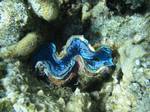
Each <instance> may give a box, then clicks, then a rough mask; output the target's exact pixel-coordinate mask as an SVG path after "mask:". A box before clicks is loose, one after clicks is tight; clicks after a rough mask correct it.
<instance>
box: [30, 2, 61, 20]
mask: <svg viewBox="0 0 150 112" xmlns="http://www.w3.org/2000/svg"><path fill="white" fill-rule="evenodd" d="M28 2H29V3H30V4H31V7H32V9H33V10H34V12H35V14H37V15H38V16H39V17H40V18H43V19H44V20H46V21H51V20H54V19H56V18H57V17H58V12H59V9H58V5H57V1H56V0H28Z"/></svg>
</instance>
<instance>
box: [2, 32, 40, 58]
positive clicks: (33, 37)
mask: <svg viewBox="0 0 150 112" xmlns="http://www.w3.org/2000/svg"><path fill="white" fill-rule="evenodd" d="M40 42H41V39H40V37H39V35H38V34H36V33H35V32H31V33H29V34H27V35H26V36H25V37H23V39H22V40H20V41H19V42H18V43H16V44H13V45H10V46H7V47H2V48H0V57H1V58H14V57H25V56H27V55H29V54H31V53H32V52H33V51H34V50H35V48H36V47H37V46H38V44H39V43H40Z"/></svg>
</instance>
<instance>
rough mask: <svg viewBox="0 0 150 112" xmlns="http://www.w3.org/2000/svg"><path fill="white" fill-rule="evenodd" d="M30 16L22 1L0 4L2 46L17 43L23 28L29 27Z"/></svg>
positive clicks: (8, 0)
mask: <svg viewBox="0 0 150 112" xmlns="http://www.w3.org/2000/svg"><path fill="white" fill-rule="evenodd" d="M28 19H29V14H28V11H27V8H26V6H25V4H24V3H23V2H22V1H19V2H16V1H10V0H4V1H1V2H0V46H7V45H10V44H14V43H16V42H17V41H18V40H19V39H20V35H21V33H22V31H23V28H24V27H25V26H26V25H27V23H28Z"/></svg>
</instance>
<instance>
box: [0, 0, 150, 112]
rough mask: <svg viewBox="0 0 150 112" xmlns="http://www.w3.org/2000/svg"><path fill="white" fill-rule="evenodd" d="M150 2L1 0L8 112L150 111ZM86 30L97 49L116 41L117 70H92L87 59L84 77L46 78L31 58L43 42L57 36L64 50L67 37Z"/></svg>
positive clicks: (2, 97)
mask: <svg viewBox="0 0 150 112" xmlns="http://www.w3.org/2000/svg"><path fill="white" fill-rule="evenodd" d="M149 4H150V1H149V0H43V1H42V0H28V1H25V0H11V1H10V0H1V1H0V28H1V31H0V111H2V112H51V111H52V112H76V111H78V112H91V111H93V112H121V111H122V112H129V111H130V112H148V111H149V110H150V106H149V104H150V53H149V52H150V46H149V45H150V8H149ZM79 34H80V35H81V34H82V35H85V37H87V38H86V39H88V40H89V43H90V44H91V45H92V46H93V47H94V48H95V49H96V48H98V47H99V46H100V45H102V44H103V45H107V46H110V48H111V49H112V52H113V54H112V57H113V60H114V64H115V65H116V68H115V70H114V72H111V73H107V74H103V75H102V74H100V73H98V74H97V75H98V76H99V77H87V75H89V76H90V74H89V73H87V72H85V69H84V67H83V66H80V67H79V69H80V70H79V71H80V72H79V73H78V76H77V77H76V78H75V79H73V80H72V81H69V82H68V83H66V84H65V85H63V86H62V87H57V86H53V85H51V83H49V82H48V81H47V78H45V77H38V74H37V73H36V72H35V71H34V70H33V68H32V65H31V60H32V58H31V57H33V56H34V55H35V53H36V52H37V51H38V50H39V49H40V46H41V44H44V45H46V44H48V43H50V42H53V43H54V44H56V46H57V47H58V54H60V55H61V56H63V53H60V51H62V46H63V45H65V43H66V42H67V39H68V38H69V37H70V36H71V35H79ZM47 35H48V36H47ZM45 36H47V37H45ZM80 61H81V60H79V61H78V62H80ZM76 71H78V70H76V69H75V71H74V72H76Z"/></svg>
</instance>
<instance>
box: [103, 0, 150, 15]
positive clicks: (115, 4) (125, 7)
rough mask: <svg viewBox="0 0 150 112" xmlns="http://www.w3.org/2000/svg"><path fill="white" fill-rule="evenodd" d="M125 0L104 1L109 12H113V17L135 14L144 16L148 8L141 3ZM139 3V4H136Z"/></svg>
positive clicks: (143, 2)
mask: <svg viewBox="0 0 150 112" xmlns="http://www.w3.org/2000/svg"><path fill="white" fill-rule="evenodd" d="M130 2H131V3H127V1H126V0H106V6H107V7H108V8H109V10H110V11H113V12H114V14H115V15H133V14H135V13H139V14H144V13H145V12H146V11H147V8H148V6H147V5H146V2H145V1H144V0H143V1H136V2H137V3H136V2H134V1H132V0H131V1H130ZM138 2H139V3H138Z"/></svg>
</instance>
